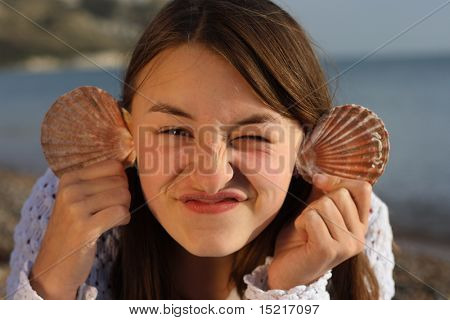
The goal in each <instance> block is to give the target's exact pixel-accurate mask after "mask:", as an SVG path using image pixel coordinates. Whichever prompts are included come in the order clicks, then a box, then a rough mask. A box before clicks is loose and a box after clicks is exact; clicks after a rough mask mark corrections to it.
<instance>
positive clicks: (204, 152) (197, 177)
mask: <svg viewBox="0 0 450 320" xmlns="http://www.w3.org/2000/svg"><path fill="white" fill-rule="evenodd" d="M202 136H203V137H201V139H199V142H198V144H197V146H196V152H195V156H194V161H193V170H192V173H191V179H192V182H193V184H194V185H195V186H196V187H197V188H198V189H200V190H202V191H204V192H207V193H211V194H214V193H217V192H219V191H220V190H221V189H223V188H224V187H225V186H226V184H227V182H228V181H230V180H231V179H232V177H233V168H232V166H231V164H230V160H231V159H230V150H228V149H227V143H226V140H225V141H224V139H223V137H222V136H221V135H220V134H218V133H214V134H211V133H208V134H204V135H202Z"/></svg>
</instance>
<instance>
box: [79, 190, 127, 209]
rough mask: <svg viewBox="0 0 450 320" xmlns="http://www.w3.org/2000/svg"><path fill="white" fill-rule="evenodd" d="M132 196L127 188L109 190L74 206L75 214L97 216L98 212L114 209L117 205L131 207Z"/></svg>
mask: <svg viewBox="0 0 450 320" xmlns="http://www.w3.org/2000/svg"><path fill="white" fill-rule="evenodd" d="M130 203H131V194H130V191H129V190H128V189H126V188H122V187H120V188H115V189H113V190H107V191H104V192H101V193H98V194H96V195H93V196H90V197H87V198H85V199H83V200H81V201H78V202H76V203H74V204H73V205H72V208H73V210H74V212H83V213H87V214H88V215H95V214H96V213H97V212H99V211H101V210H103V209H106V208H108V207H113V206H116V205H123V206H126V207H128V208H129V207H130Z"/></svg>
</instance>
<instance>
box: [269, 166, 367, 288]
mask: <svg viewBox="0 0 450 320" xmlns="http://www.w3.org/2000/svg"><path fill="white" fill-rule="evenodd" d="M371 194H372V185H371V184H370V183H368V182H366V181H359V180H351V179H344V178H340V177H336V176H331V175H325V174H319V175H315V176H314V179H313V189H312V192H311V194H310V196H309V198H308V200H307V203H308V206H307V207H306V208H305V209H304V210H303V211H302V212H301V214H300V215H299V216H298V217H297V218H296V219H295V220H294V222H293V223H290V224H288V225H287V226H285V227H284V228H283V229H282V230H281V231H280V233H279V234H278V237H277V240H276V244H275V252H274V257H273V260H272V263H271V264H270V266H269V270H268V286H269V288H270V289H283V290H288V289H290V288H293V287H295V286H298V285H307V284H310V283H312V282H314V281H316V280H317V279H319V278H320V277H321V276H322V275H323V274H324V273H325V272H326V271H327V270H329V269H332V268H334V267H335V266H337V265H339V264H340V263H342V262H343V261H345V260H347V259H349V258H351V257H353V256H355V255H357V254H358V253H360V252H362V251H363V249H364V244H365V235H366V232H367V229H368V216H369V210H370V203H371Z"/></svg>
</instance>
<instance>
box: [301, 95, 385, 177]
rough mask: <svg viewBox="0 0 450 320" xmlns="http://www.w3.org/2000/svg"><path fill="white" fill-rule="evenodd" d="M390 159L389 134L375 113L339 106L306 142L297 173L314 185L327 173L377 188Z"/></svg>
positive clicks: (312, 132) (359, 108) (323, 118)
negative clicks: (318, 175) (314, 178)
mask: <svg viewBox="0 0 450 320" xmlns="http://www.w3.org/2000/svg"><path fill="white" fill-rule="evenodd" d="M388 159H389V134H388V132H387V130H386V128H385V126H384V123H383V121H382V120H381V119H380V118H379V117H378V116H377V115H376V114H375V113H373V112H372V111H370V110H369V109H367V108H364V107H362V106H359V105H355V104H348V105H343V106H337V107H334V108H332V109H331V111H330V112H329V113H327V114H325V115H324V116H323V117H322V118H320V119H319V121H318V122H317V124H316V126H315V127H314V128H313V130H312V131H311V132H310V133H308V134H307V135H306V137H305V138H304V140H303V143H302V146H301V149H300V153H299V158H298V162H297V169H298V171H299V173H300V174H301V175H302V177H303V178H304V179H305V180H306V181H308V182H309V183H311V180H312V176H313V175H314V173H321V172H323V173H327V174H330V175H335V176H339V177H343V178H348V179H358V180H365V181H368V182H370V183H371V184H372V185H373V184H375V182H376V181H377V179H378V178H379V177H380V176H381V175H382V174H383V172H384V169H385V167H386V164H387V161H388Z"/></svg>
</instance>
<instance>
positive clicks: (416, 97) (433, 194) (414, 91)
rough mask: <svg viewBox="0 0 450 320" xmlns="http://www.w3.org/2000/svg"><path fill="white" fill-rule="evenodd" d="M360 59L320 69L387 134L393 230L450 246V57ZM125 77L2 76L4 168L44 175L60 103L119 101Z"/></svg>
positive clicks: (342, 99)
mask: <svg viewBox="0 0 450 320" xmlns="http://www.w3.org/2000/svg"><path fill="white" fill-rule="evenodd" d="M358 59H359V58H357V57H355V58H354V59H352V58H346V59H340V60H336V61H331V60H330V61H326V62H323V66H324V69H325V70H326V72H327V74H328V78H329V79H330V83H329V86H330V88H331V90H332V91H333V92H336V98H335V104H336V105H340V104H345V103H355V104H359V105H363V106H365V107H368V108H369V109H371V110H373V111H374V112H375V113H376V114H378V115H379V116H380V117H381V118H382V119H383V121H384V123H385V125H386V128H387V129H388V131H389V135H390V146H391V151H390V158H389V162H388V164H387V167H386V170H385V172H384V174H383V176H382V177H381V178H380V179H379V181H378V182H377V183H376V185H375V186H374V192H375V193H376V194H377V195H378V196H379V197H380V198H381V199H382V200H383V201H384V202H385V203H386V204H387V206H388V208H389V210H390V211H389V212H390V219H391V223H392V225H393V228H394V229H395V231H396V232H398V233H403V234H405V235H411V236H415V237H420V236H424V237H428V238H429V237H432V238H434V239H435V240H437V241H441V242H443V243H447V244H450V57H446V56H444V57H442V56H441V57H415V58H411V57H395V58H370V59H367V60H365V61H360V60H358ZM122 77H123V70H118V69H97V70H75V69H64V70H58V71H51V72H28V71H23V70H17V69H15V70H11V69H10V70H3V71H2V70H0V167H2V168H10V169H12V170H18V171H21V172H26V173H32V174H35V175H41V174H42V173H43V172H44V171H45V169H46V167H47V164H46V161H45V158H44V157H43V154H42V149H41V146H40V125H41V122H42V119H43V117H44V115H45V113H46V111H47V110H48V109H49V107H50V105H51V104H52V103H53V102H54V101H55V99H56V98H57V97H59V96H60V95H62V94H64V93H65V92H67V91H70V90H72V89H74V88H76V87H78V86H82V85H93V86H98V87H101V88H103V89H105V90H107V91H109V92H111V93H112V94H113V95H115V96H116V97H118V96H119V93H120V89H121V81H120V79H122Z"/></svg>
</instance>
